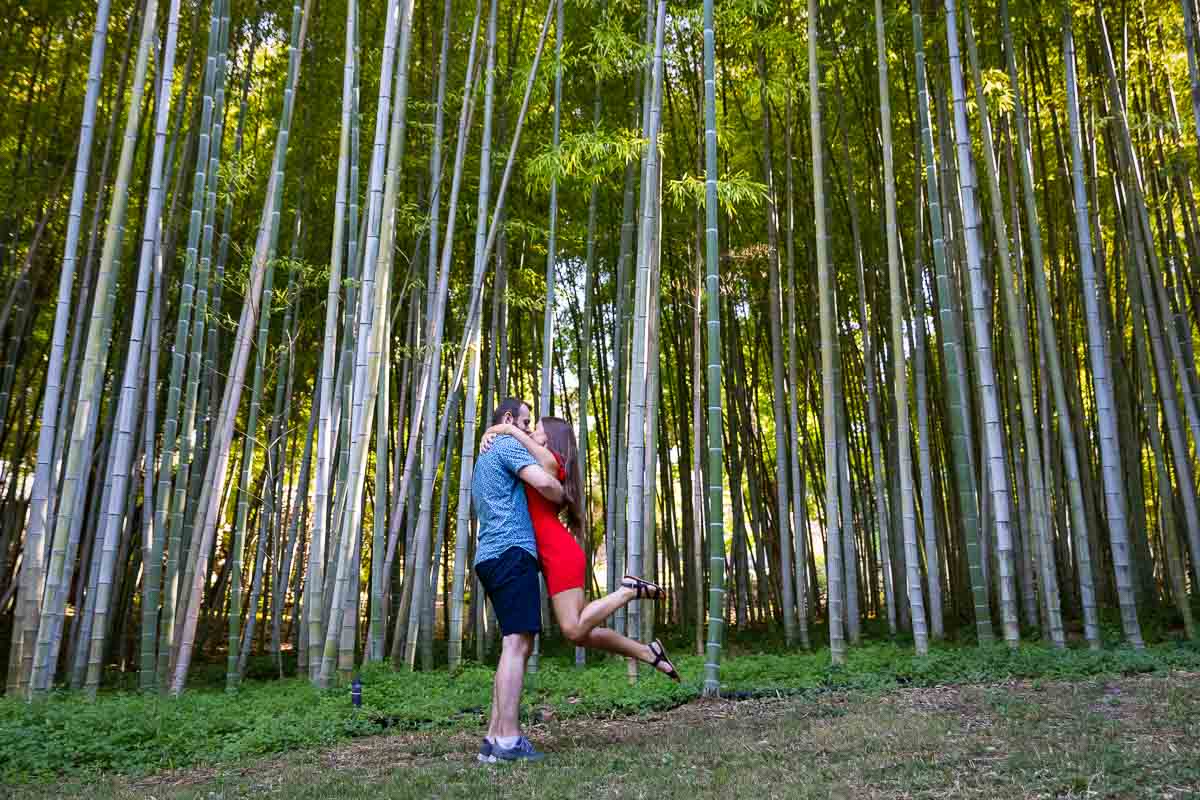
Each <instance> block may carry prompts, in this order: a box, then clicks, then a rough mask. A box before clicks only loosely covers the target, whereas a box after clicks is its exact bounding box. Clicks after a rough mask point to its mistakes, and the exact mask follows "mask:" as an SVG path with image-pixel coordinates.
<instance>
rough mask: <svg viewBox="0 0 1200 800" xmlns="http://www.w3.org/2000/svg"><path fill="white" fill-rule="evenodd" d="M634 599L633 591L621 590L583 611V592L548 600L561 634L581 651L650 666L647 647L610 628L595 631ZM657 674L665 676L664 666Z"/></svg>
mask: <svg viewBox="0 0 1200 800" xmlns="http://www.w3.org/2000/svg"><path fill="white" fill-rule="evenodd" d="M635 597H637V592H635V591H634V590H633V589H625V588H621V589H618V590H617V591H615V592H613V593H612V594H610V595H607V596H606V597H602V598H600V599H599V600H593V601H592V602H591V603H588V604H587V606H586V607H585V606H584V604H583V589H567V590H566V591H564V592H559V593H558V594H556V595H554V596H553V597H551V598H550V602H551V604H552V605H553V606H554V616H555V618H557V619H558V626H559V628H561V629H562V632H563V634H564V635H565V636H566V637H567V638H568V639H570V640H571V641H572V642H574V643H575V644H577V645H579V646H580V647H587V648H590V649H592V650H604V651H605V652H608V653H615V654H617V655H620V656H625V657H627V658H634V659H637V660H638V661H641V662H644V663H646V664H649V663H651V662H653V661H654V653H653V652H652V651H651V650H650V647H649V645H645V644H642V643H641V642H638V641H634V640H633V639H630V638H629V637H628V636H622V635H621V634H619V633H617V632H616V631H614V630H612V629H611V628H601V627H598V626H599V624H600V623H601V622H603V621H604V620H605V619H606V618H607V617H608V616H609V615H610V614H611V613H612V612H613V611H616V610H617V609H618V608H620V607H621V606H623V605H625V604H626V603H628V602H629V601H630V600H632V599H634V598H635ZM658 669H659V671H660V672H663V673H665V672H667V666H666V664H665V663H664V664H659V665H658Z"/></svg>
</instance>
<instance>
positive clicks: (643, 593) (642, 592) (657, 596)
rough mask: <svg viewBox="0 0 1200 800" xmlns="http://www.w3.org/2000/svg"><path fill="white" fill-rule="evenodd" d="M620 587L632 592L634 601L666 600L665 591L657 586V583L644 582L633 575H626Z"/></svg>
mask: <svg viewBox="0 0 1200 800" xmlns="http://www.w3.org/2000/svg"><path fill="white" fill-rule="evenodd" d="M621 586H623V587H624V588H626V589H632V590H633V591H634V599H636V600H642V599H646V600H666V599H667V590H666V589H664V588H662V587H661V586H659V585H658V584H657V583H651V582H650V581H644V580H642V579H641V578H638V577H635V576H633V575H626V576H625V577H624V578H622V579H621Z"/></svg>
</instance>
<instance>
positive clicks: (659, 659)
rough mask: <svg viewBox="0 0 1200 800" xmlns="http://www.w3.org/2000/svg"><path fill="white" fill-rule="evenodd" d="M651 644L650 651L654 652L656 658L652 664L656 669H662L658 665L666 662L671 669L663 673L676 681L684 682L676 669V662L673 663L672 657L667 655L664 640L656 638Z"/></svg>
mask: <svg viewBox="0 0 1200 800" xmlns="http://www.w3.org/2000/svg"><path fill="white" fill-rule="evenodd" d="M649 646H650V652H651V653H652V654H654V660H653V661H651V662H650V666H651V667H653V668H654V669H655V671H661V670H659V669H658V665H659V664H662V663H663V662H666V664H667V666H668V667H670V669H668V670H667V671H666V672H664V673H663V674H664V675H666V676H667V677H668V678H670V679H671V680H673V681H675V682H676V683H680V682H682V679H681V678H680V677H679V673H678V672H676V671H675V664H673V663H672V662H671V659H670V658H669V657H668V656H667V651H666V648H664V647H663V645H662V642H660V641H659V640H658V639H655V640H654V641H653V642H651V643H650V645H649Z"/></svg>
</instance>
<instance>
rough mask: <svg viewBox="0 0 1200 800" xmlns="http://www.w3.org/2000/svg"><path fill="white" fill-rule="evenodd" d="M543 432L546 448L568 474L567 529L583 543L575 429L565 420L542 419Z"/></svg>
mask: <svg viewBox="0 0 1200 800" xmlns="http://www.w3.org/2000/svg"><path fill="white" fill-rule="evenodd" d="M542 430H543V431H545V432H546V446H547V447H548V448H549V449H550V451H551V452H552V453H554V454H555V455H556V456H558V458H559V460H561V461H562V467H563V470H564V471H565V472H566V473H567V477H566V480H564V481H563V482H562V484H563V495H564V498H563V507H564V508H566V510H567V527H568V528H570V529H571V533H573V534H575V538H576V539H577V540H579V541H580V542H581V543H582V541H583V491H582V481H581V480H580V477H579V445H578V444H576V442H575V429H574V428H572V427H571V425H570V423H568V422H567V421H566V420H564V419H560V418H558V417H542Z"/></svg>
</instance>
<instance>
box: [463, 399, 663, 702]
mask: <svg viewBox="0 0 1200 800" xmlns="http://www.w3.org/2000/svg"><path fill="white" fill-rule="evenodd" d="M497 436H512V437H514V438H515V439H516V440H517V441H519V442H520V443H521V444H523V445H524V446H525V449H527V450H528V451H529V453H530V455H532V456H533V457H534V458H535V459H537V461H538V463H539V464H540V465H541V467H542V469H544V470H546V472H548V473H550V474H551V475H554V476H555V477H557V478H558V479H559V481H561V482H562V485H563V490H564V494H565V500H564V503H563V505H562V506H558V507H556V506H555V505H553V504H552V503H551V502H550V501H549V500H547V499H546V498H544V497H542V495H541V494H539V493H538V492H536V491H532V492H531V491H529V490H528V487H526V500H527V502H528V505H529V518H530V520H531V521H532V522H533V534H534V537H535V538H536V539H537V549H538V560H539V561H540V562H541V566H542V575H543V576H545V578H546V590H547V591H548V592H549V594H550V603H551V605H553V606H554V616H555V617H556V618H557V619H558V626H559V627H560V628H561V629H562V632H563V635H564V636H566V637H567V638H568V639H570V640H571V641H572V642H574V643H575V644H577V645H580V646H581V647H590V648H593V649H596V650H606V651H608V652H610V653H616V654H618V655H622V656H627V657H629V658H635V659H637V660H638V661H642V662H645V663H647V664H649V665H651V666H652V667H654V668H655V669H657V670H658V671H659V672H662V673H663V674H664V675H666V676H667V677H669V678H671V679H673V680H675V681H679V673H678V672H677V671H676V670H675V665H674V664H672V663H671V659H670V658H669V657H668V656H667V651H666V650H665V649H664V648H663V645H662V642H660V641H659V640H658V639H655V640H654V641H653V642H650V644H648V645H647V644H642V643H641V642H637V641H634V640H633V639H630V638H628V637H626V636H622V635H621V634H619V633H617V632H616V631H614V630H612V629H610V628H604V627H601V625H602V624H603V622H604V620H606V619H608V617H609V616H610V615H612V614H613V612H615V611H616V610H617V609H619V608H623V607H624V606H625V605H627V604H628V603H630V602H631V601H633V600H637V599H641V598H646V599H649V600H662V599H664V598H665V597H666V592H665V591H664V590H663V589H662V587H660V586H657V585H655V584H653V583H650V582H649V581H644V580H642V579H640V578H636V577H634V576H632V575H626V576H625V577H624V578H622V580H621V586H620V588H618V589H617V591H615V592H613V593H612V594H610V595H607V596H605V597H602V598H600V599H599V600H593V601H592V602H591V603H585V602H584V597H583V586H584V579H585V572H586V569H587V556H586V555H584V551H583V548H582V547H581V546H580V544H579V539H581V538H582V532H583V508H582V498H583V492H582V490H581V487H580V479H579V465H578V458H579V448H578V446H577V445H576V443H575V431H574V429H572V428H571V426H570V425H569V424H567V422H566V421H564V420H561V419H559V418H558V417H543V418H542V419H541V421H539V422H538V425H537V428H536V429H535V430H534V432H533V433H532V434H529V433H526V432H525V431H523V430H521V429H520V428H518V427H517V426H515V425H508V424H502V425H494V426H492V427H491V428H489V429H488V430H487V433H486V434H485V436H484V438H483V445H482V449H483V450H484V451H485V452H486V451H487V449H488V448H489V447H490V446H491V443H492V440H493V439H495V438H496V437H497ZM564 510H565V511H566V516H567V525H564V524H563V523H562V520H560V519H559V514H560V513H561V512H562V511H564ZM568 525H569V526H570V530H568V527H567V526H568ZM572 534H574V535H572Z"/></svg>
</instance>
